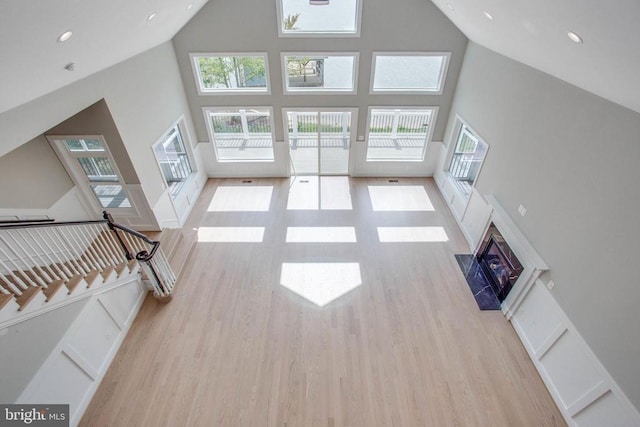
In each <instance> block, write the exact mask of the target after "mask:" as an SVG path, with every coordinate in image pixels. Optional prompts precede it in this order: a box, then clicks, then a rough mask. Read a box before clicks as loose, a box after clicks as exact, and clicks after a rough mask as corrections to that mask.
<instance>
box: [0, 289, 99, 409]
mask: <svg viewBox="0 0 640 427" xmlns="http://www.w3.org/2000/svg"><path fill="white" fill-rule="evenodd" d="M86 302H87V300H81V301H78V302H75V303H73V304H70V305H67V306H64V307H62V308H59V309H57V310H54V311H51V312H49V313H45V314H43V315H41V316H38V317H35V318H33V319H31V320H28V321H26V322H22V323H19V324H17V325H13V326H10V327H8V328H5V329H2V330H0V360H1V361H2V363H0V378H2V386H1V387H0V402H4V403H12V402H15V400H16V399H17V398H18V396H20V394H21V393H22V391H23V390H24V389H25V387H26V386H27V384H28V383H29V381H30V380H31V378H33V376H34V375H35V373H36V372H37V371H38V369H39V368H40V366H41V365H42V363H43V362H44V361H45V359H46V358H47V356H48V355H49V353H51V351H52V350H53V349H54V347H55V346H56V345H57V344H58V341H60V339H61V338H62V336H63V335H64V334H65V333H66V331H67V329H68V328H69V326H70V325H71V324H72V323H73V321H74V319H75V318H76V317H77V316H78V314H79V313H80V310H82V308H83V307H84V306H85V304H86Z"/></svg>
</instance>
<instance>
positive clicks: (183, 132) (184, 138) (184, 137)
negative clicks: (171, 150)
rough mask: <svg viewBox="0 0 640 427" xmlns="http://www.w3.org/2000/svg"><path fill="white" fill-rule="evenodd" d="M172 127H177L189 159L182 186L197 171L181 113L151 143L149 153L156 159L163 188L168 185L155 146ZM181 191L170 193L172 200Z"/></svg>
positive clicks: (192, 177)
mask: <svg viewBox="0 0 640 427" xmlns="http://www.w3.org/2000/svg"><path fill="white" fill-rule="evenodd" d="M174 127H178V130H179V131H180V135H181V137H182V144H183V145H184V150H185V152H186V154H187V158H188V159H189V167H190V168H191V174H189V176H188V177H187V178H186V179H185V180H184V185H183V188H184V186H186V185H187V184H188V183H189V182H190V181H192V180H193V179H194V177H195V176H196V174H197V172H198V170H197V164H196V162H195V161H194V156H193V148H192V147H191V136H190V135H189V131H188V129H187V123H186V121H185V117H184V115H182V116H180V118H179V119H178V120H176V121H175V122H174V123H173V124H172V125H171V126H169V127H168V128H167V130H165V131H164V132H163V133H162V136H161V137H160V138H158V139H157V140H156V142H154V143H153V145H152V146H151V153H152V155H153V158H154V159H156V164H157V165H158V172H160V176H161V177H162V185H163V187H164V189H165V190H168V189H169V185H168V184H167V180H166V178H165V176H164V174H163V173H162V167H161V166H160V161H159V160H158V157H157V156H156V153H155V147H156V145H158V144H162V141H163V140H164V138H165V136H166V135H167V133H168V132H169V131H170V130H171V129H173V128H174ZM181 191H182V189H180V190H179V191H178V192H177V193H176V194H170V196H171V199H172V200H173V199H176V198H177V197H178V196H180V193H181Z"/></svg>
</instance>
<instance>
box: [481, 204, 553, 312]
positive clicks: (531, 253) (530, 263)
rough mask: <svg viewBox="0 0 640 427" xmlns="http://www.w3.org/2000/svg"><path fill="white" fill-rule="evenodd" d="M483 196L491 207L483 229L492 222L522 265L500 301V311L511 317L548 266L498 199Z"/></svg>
mask: <svg viewBox="0 0 640 427" xmlns="http://www.w3.org/2000/svg"><path fill="white" fill-rule="evenodd" d="M484 198H485V200H486V201H487V203H488V205H489V206H490V208H491V215H490V216H489V220H488V222H487V224H486V226H485V231H486V230H487V229H488V228H489V225H490V224H491V223H492V222H493V224H494V225H495V226H496V227H497V228H498V230H500V233H501V234H502V237H504V239H505V241H506V242H507V243H508V244H509V247H510V248H511V250H513V252H514V253H515V255H516V257H518V260H519V261H520V262H521V263H522V266H523V267H524V270H523V271H522V273H521V274H520V277H519V278H518V280H516V283H515V284H514V285H513V288H512V289H511V291H510V292H509V295H507V298H506V299H505V300H504V301H503V302H502V312H503V313H504V315H505V316H506V317H507V319H511V317H512V316H513V314H514V313H515V311H516V309H517V308H518V306H520V304H521V303H522V301H523V299H524V297H525V296H526V295H527V292H529V289H530V288H531V286H533V284H534V283H535V281H536V279H537V278H538V277H540V274H542V273H543V272H545V271H547V270H548V269H549V267H548V266H547V264H546V263H545V262H544V260H543V259H542V257H540V255H538V253H537V252H536V250H535V249H534V248H533V246H532V245H531V243H529V241H528V240H527V238H526V237H525V236H524V234H522V232H521V231H520V229H519V228H518V227H517V226H516V224H515V223H514V222H513V220H512V219H511V217H510V216H509V215H508V214H507V212H506V211H505V210H504V208H503V207H502V206H501V205H500V203H498V200H496V198H495V197H494V196H493V195H492V194H489V195H486V196H485V197H484Z"/></svg>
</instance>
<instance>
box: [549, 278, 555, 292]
mask: <svg viewBox="0 0 640 427" xmlns="http://www.w3.org/2000/svg"><path fill="white" fill-rule="evenodd" d="M555 286H556V284H555V283H554V282H553V280H549V283H547V288H549V290H551V289H553V288H554V287H555Z"/></svg>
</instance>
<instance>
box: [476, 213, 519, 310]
mask: <svg viewBox="0 0 640 427" xmlns="http://www.w3.org/2000/svg"><path fill="white" fill-rule="evenodd" d="M476 259H477V261H478V264H479V265H480V267H481V268H482V272H483V273H484V274H485V276H486V278H487V281H488V282H489V284H490V285H491V288H492V289H493V291H494V293H495V294H496V296H497V297H498V300H499V301H500V302H502V301H504V300H505V298H506V297H507V294H508V293H509V291H510V290H511V288H512V287H513V285H514V284H515V282H516V280H518V277H520V274H521V273H522V271H523V270H524V268H523V267H522V263H521V262H520V260H518V258H517V257H516V255H515V254H514V253H513V251H512V250H511V248H510V247H509V245H508V244H507V242H506V241H505V239H504V237H503V236H502V234H501V233H500V231H499V230H498V228H497V227H496V226H495V224H494V223H493V222H492V223H491V224H490V225H489V229H488V230H487V232H486V234H485V236H484V238H483V241H482V243H481V244H480V247H479V249H478V252H477V253H476Z"/></svg>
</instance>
